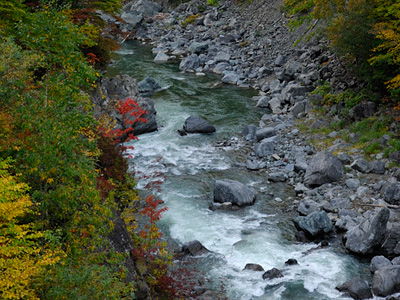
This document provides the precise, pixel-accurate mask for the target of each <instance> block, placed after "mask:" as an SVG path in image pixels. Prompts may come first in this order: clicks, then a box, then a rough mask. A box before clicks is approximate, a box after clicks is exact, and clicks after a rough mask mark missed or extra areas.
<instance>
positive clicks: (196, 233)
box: [108, 41, 367, 300]
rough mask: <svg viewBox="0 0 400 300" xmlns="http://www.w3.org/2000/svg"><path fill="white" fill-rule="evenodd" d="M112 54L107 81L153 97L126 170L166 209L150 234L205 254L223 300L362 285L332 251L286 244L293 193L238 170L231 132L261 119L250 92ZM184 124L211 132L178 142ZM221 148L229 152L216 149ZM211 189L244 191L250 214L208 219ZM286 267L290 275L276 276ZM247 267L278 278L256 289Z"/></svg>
mask: <svg viewBox="0 0 400 300" xmlns="http://www.w3.org/2000/svg"><path fill="white" fill-rule="evenodd" d="M118 54H119V55H118V59H116V60H115V62H114V63H113V64H112V65H111V66H110V68H109V70H108V74H109V76H113V75H117V74H129V75H131V76H132V77H133V78H136V79H137V80H138V81H140V80H142V79H144V78H145V77H147V76H151V77H153V78H155V79H156V80H157V82H159V83H160V85H161V86H162V87H163V90H162V91H160V92H157V93H156V94H155V95H153V96H152V99H153V100H154V102H155V108H156V110H157V122H158V124H159V130H158V131H157V132H153V133H149V134H144V135H140V136H139V140H138V141H135V142H134V144H133V146H134V148H135V149H134V150H133V152H132V155H133V159H132V164H133V163H134V165H132V166H133V167H134V168H135V172H136V174H137V175H138V178H139V179H138V188H139V189H143V190H144V189H146V186H148V185H149V184H150V185H151V182H154V181H161V182H162V185H161V188H162V190H161V192H160V193H159V196H160V197H161V199H162V200H163V201H164V202H165V205H166V206H167V207H168V211H167V212H165V213H164V215H163V218H162V220H161V224H160V226H161V228H162V229H163V231H164V233H165V234H166V235H167V236H168V237H169V238H172V239H173V240H174V241H175V242H176V243H178V244H180V245H181V244H184V243H187V242H189V241H192V240H199V241H200V242H201V243H202V244H203V245H204V246H205V247H206V248H207V249H209V250H210V251H212V253H211V254H208V255H207V256H206V260H205V261H208V262H209V263H203V264H202V265H200V266H198V267H199V268H203V271H204V272H206V276H208V277H209V278H211V279H212V282H213V283H214V285H215V286H216V287H218V286H219V285H220V284H223V286H224V289H225V291H226V293H227V296H228V298H229V299H232V300H236V299H240V300H249V299H254V300H255V299H265V300H266V299H271V300H272V299H273V300H278V299H282V300H295V299H296V300H299V299H301V300H311V299H315V300H324V299H350V298H348V297H345V296H342V294H341V293H340V292H338V291H337V290H336V289H335V286H337V285H339V284H342V283H344V282H345V281H347V280H349V279H351V278H352V277H354V276H360V275H361V276H367V272H366V271H365V270H366V265H364V264H362V263H360V262H359V261H358V260H357V259H355V258H353V257H352V256H350V255H348V254H346V253H344V252H343V251H341V249H340V247H336V248H335V247H327V248H323V249H318V250H315V251H310V252H309V253H308V254H307V253H306V252H307V251H308V250H310V249H312V248H315V247H317V245H316V244H313V243H310V244H303V243H297V242H295V240H294V233H295V228H294V226H293V224H292V222H291V218H292V217H293V215H291V214H290V213H286V209H285V208H286V205H287V199H291V198H294V192H293V188H291V187H290V186H289V185H285V184H270V183H267V181H266V173H265V171H258V172H251V171H248V170H247V169H246V168H244V167H243V166H242V165H241V164H242V163H243V162H244V161H245V154H244V151H243V149H240V148H241V147H246V145H245V142H244V141H243V140H242V139H241V137H240V132H241V130H242V129H243V128H244V126H245V125H247V124H257V123H258V120H259V119H260V117H261V116H262V114H263V113H265V111H263V110H261V109H260V110H259V109H256V108H255V107H254V104H255V103H254V102H253V101H252V100H251V97H252V96H254V95H256V92H255V91H254V90H251V89H241V88H238V87H236V86H228V85H220V84H219V77H217V76H215V75H207V76H196V75H194V74H182V73H180V72H179V68H178V65H177V63H168V64H154V62H153V55H152V53H151V47H150V46H143V45H141V44H139V43H138V42H133V41H128V42H126V43H124V45H123V48H122V49H121V50H119V51H118ZM190 115H196V116H201V117H204V118H206V119H207V120H208V121H210V122H211V123H212V124H213V125H214V126H215V127H216V128H217V132H216V133H215V134H212V135H200V134H193V135H188V136H183V137H182V136H180V135H179V134H178V133H177V130H178V129H181V128H182V126H183V123H184V121H185V119H186V118H187V117H189V116H190ZM232 138H233V140H231V139H232ZM226 140H231V143H230V144H231V145H228V146H224V147H216V145H219V144H221V143H220V142H222V141H226ZM216 179H233V180H238V181H240V182H242V183H244V184H247V185H249V186H252V187H254V188H255V189H256V190H257V191H258V196H257V201H256V204H255V205H254V206H251V207H246V208H243V209H240V210H238V211H211V210H210V209H209V205H210V203H211V202H212V197H213V182H214V180H216ZM276 198H280V199H283V200H284V201H283V202H278V201H276ZM290 258H294V259H296V260H297V261H298V265H293V266H285V261H287V260H288V259H290ZM203 261H204V260H203ZM247 263H257V264H260V265H261V266H262V267H263V268H264V269H265V270H269V269H271V268H278V269H280V270H281V271H282V272H283V275H284V277H283V278H277V279H273V280H270V281H265V280H263V279H262V272H256V271H248V270H246V271H243V268H244V267H245V265H246V264H247Z"/></svg>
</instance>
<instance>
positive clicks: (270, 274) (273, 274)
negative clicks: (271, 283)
mask: <svg viewBox="0 0 400 300" xmlns="http://www.w3.org/2000/svg"><path fill="white" fill-rule="evenodd" d="M262 277H263V279H264V280H266V279H268V280H271V279H275V278H282V277H283V274H282V272H281V271H280V270H278V269H277V268H272V269H271V270H268V271H267V272H265V273H264V274H263V276H262Z"/></svg>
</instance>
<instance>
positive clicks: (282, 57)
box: [274, 55, 286, 67]
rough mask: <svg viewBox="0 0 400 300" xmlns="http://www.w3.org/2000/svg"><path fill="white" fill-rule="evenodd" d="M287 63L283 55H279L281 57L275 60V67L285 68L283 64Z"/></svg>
mask: <svg viewBox="0 0 400 300" xmlns="http://www.w3.org/2000/svg"><path fill="white" fill-rule="evenodd" d="M285 61H286V57H285V56H283V55H279V56H278V57H277V58H276V59H275V62H274V65H275V66H277V67H280V66H283V64H284V63H285Z"/></svg>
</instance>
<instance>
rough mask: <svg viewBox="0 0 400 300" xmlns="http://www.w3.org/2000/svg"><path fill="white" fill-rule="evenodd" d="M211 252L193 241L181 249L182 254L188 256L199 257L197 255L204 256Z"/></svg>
mask: <svg viewBox="0 0 400 300" xmlns="http://www.w3.org/2000/svg"><path fill="white" fill-rule="evenodd" d="M209 252H210V250H208V249H207V248H206V247H204V246H203V245H202V244H201V243H200V242H199V241H197V240H195V241H191V242H189V243H187V244H184V245H183V246H182V248H181V253H183V254H188V255H191V256H197V255H202V254H205V253H209Z"/></svg>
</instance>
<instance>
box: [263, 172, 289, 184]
mask: <svg viewBox="0 0 400 300" xmlns="http://www.w3.org/2000/svg"><path fill="white" fill-rule="evenodd" d="M268 180H269V181H272V182H284V181H286V180H287V175H286V173H284V172H272V173H269V174H268Z"/></svg>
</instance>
